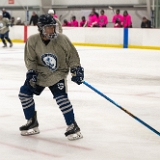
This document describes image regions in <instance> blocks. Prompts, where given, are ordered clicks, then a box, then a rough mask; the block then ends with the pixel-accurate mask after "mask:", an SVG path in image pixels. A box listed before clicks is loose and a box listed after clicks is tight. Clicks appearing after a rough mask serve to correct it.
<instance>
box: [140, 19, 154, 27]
mask: <svg viewBox="0 0 160 160" xmlns="http://www.w3.org/2000/svg"><path fill="white" fill-rule="evenodd" d="M141 28H152V27H151V21H150V20H148V19H147V18H146V17H143V19H142V23H141Z"/></svg>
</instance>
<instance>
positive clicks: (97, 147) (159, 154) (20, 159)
mask: <svg viewBox="0 0 160 160" xmlns="http://www.w3.org/2000/svg"><path fill="white" fill-rule="evenodd" d="M1 46H2V43H0V160H53V159H54V160H55V159H57V160H58V159H59V160H160V136H158V135H157V134H156V133H154V132H153V131H151V130H150V129H148V128H147V127H146V126H144V125H143V124H141V123H139V122H138V121H136V120H135V119H134V118H132V117H131V116H129V115H128V114H127V113H125V112H124V111H122V110H121V109H119V108H118V107H116V106H115V105H114V104H112V103H111V102H109V101H108V100H106V99H105V98H104V97H102V96H100V95H99V94H97V93H96V92H94V91H92V90H91V89H90V88H88V87H87V86H86V85H84V84H82V85H80V86H78V85H77V84H75V83H73V82H71V80H70V75H69V76H68V94H69V98H70V101H71V102H72V104H73V107H74V112H75V117H76V121H77V123H78V125H79V126H80V128H81V132H82V134H83V136H84V138H83V139H80V140H77V141H68V140H67V138H66V137H65V136H64V132H65V129H66V125H65V121H64V118H63V116H62V113H61V111H60V110H59V108H58V106H57V104H56V102H55V100H54V99H53V98H52V94H51V93H50V91H49V90H48V88H46V89H45V90H44V92H43V93H42V94H41V95H40V96H35V103H36V110H37V112H38V121H39V124H40V126H39V129H40V131H41V133H40V134H37V135H33V136H21V135H20V131H19V127H20V126H21V125H24V124H25V123H26V120H25V119H24V115H23V111H22V107H21V104H20V101H19V99H18V93H19V88H20V86H21V85H22V84H23V82H24V80H25V74H26V71H27V70H26V68H25V65H24V61H23V56H24V55H23V48H24V44H17V43H15V44H14V46H13V48H5V49H3V48H1ZM76 48H77V50H78V52H79V55H80V58H81V64H82V66H83V67H84V69H85V81H86V82H87V83H89V84H90V85H92V86H93V87H95V88H96V89H98V90H99V91H101V92H102V93H104V94H105V95H106V96H108V97H109V98H111V99H112V100H114V101H115V102H116V103H117V104H119V105H120V106H122V107H123V108H125V109H126V110H128V111H129V112H131V113H132V114H134V115H135V116H137V117H138V118H140V119H141V120H143V121H144V122H146V123H147V124H149V125H150V126H152V127H153V128H154V129H156V130H157V131H158V132H159V131H160V51H159V50H144V49H143V50H140V49H115V48H96V47H76Z"/></svg>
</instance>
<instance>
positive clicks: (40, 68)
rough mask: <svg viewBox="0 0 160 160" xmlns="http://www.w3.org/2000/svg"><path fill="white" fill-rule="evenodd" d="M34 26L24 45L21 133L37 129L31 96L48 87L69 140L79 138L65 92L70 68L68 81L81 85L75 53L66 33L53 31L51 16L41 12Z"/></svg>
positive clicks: (81, 79)
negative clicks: (64, 122) (58, 109)
mask: <svg viewBox="0 0 160 160" xmlns="http://www.w3.org/2000/svg"><path fill="white" fill-rule="evenodd" d="M37 25H38V29H39V32H40V33H38V34H35V35H32V36H30V37H29V38H28V40H27V42H26V44H25V51H24V52H25V56H24V57H25V58H24V60H25V64H26V67H27V69H28V72H27V74H26V80H25V82H24V85H23V86H22V87H21V88H20V92H19V99H20V101H21V104H22V108H23V111H24V115H25V118H26V119H27V124H25V125H23V126H21V127H20V131H21V135H23V136H28V135H33V134H38V133H39V132H40V131H39V128H38V126H39V124H38V120H37V112H36V111H35V103H34V99H33V95H34V94H35V95H40V94H41V92H42V91H43V90H44V88H45V87H48V88H49V90H50V91H51V93H52V94H53V97H54V99H55V100H56V102H57V104H58V106H59V108H60V110H61V111H62V113H63V116H64V119H65V121H66V124H67V126H68V127H67V130H66V132H65V136H67V138H68V139H69V140H75V139H80V138H82V137H83V136H82V134H81V132H80V128H79V127H78V125H77V123H76V121H75V118H74V112H73V107H72V104H71V102H70V100H69V98H68V94H67V91H66V86H67V84H66V78H67V75H68V72H69V70H70V71H71V73H72V78H71V80H72V81H73V82H76V83H77V84H78V85H80V84H82V81H83V78H84V70H83V67H81V64H80V58H79V55H78V52H77V51H76V49H75V47H74V46H73V45H72V43H71V42H70V40H69V39H68V38H67V37H66V36H65V35H63V34H61V33H59V34H58V33H56V20H55V19H54V18H53V16H51V15H49V14H47V15H41V16H40V18H39V21H38V24H37Z"/></svg>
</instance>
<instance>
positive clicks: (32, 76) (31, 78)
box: [26, 69, 37, 88]
mask: <svg viewBox="0 0 160 160" xmlns="http://www.w3.org/2000/svg"><path fill="white" fill-rule="evenodd" d="M36 82H37V73H36V72H35V71H34V70H32V69H31V70H29V71H28V72H27V74H26V84H27V85H29V86H30V87H33V88H34V85H35V83H36Z"/></svg>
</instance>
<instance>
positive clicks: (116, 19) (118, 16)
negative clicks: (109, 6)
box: [112, 9, 123, 27]
mask: <svg viewBox="0 0 160 160" xmlns="http://www.w3.org/2000/svg"><path fill="white" fill-rule="evenodd" d="M122 22H123V16H122V15H121V14H120V10H119V9H117V10H116V14H115V15H114V16H113V18H112V23H114V27H115V26H116V25H117V24H121V23H122Z"/></svg>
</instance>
